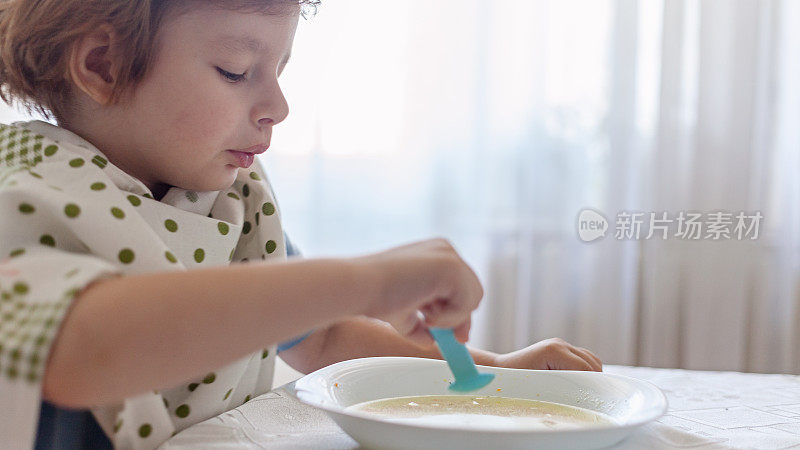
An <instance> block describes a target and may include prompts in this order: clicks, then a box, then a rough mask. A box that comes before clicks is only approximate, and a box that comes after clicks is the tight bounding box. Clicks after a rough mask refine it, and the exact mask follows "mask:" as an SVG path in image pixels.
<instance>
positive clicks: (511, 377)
mask: <svg viewBox="0 0 800 450" xmlns="http://www.w3.org/2000/svg"><path fill="white" fill-rule="evenodd" d="M478 367H479V370H480V371H486V372H491V373H494V374H495V375H496V376H495V379H494V380H493V381H492V382H491V383H489V385H487V386H486V387H484V388H482V389H479V390H477V391H474V392H470V393H468V394H469V395H497V396H503V397H516V398H524V399H531V400H542V401H549V402H554V403H561V404H565V405H571V406H578V407H581V408H586V409H589V410H592V411H597V412H600V413H603V414H605V415H607V416H609V417H611V418H612V419H613V420H614V422H615V423H614V424H613V425H610V426H594V427H587V428H579V429H571V430H541V429H532V428H527V429H526V428H525V427H520V428H519V429H513V430H510V431H509V430H502V431H499V430H496V429H495V430H492V429H491V428H489V427H487V428H476V427H470V428H469V429H453V428H446V427H442V426H436V425H430V424H409V423H398V422H393V421H391V420H386V419H382V418H381V417H379V416H375V415H371V414H369V413H367V412H361V411H353V410H346V409H345V408H346V407H348V406H351V405H354V404H357V403H361V402H366V401H369V400H377V399H381V398H388V397H404V396H416V395H454V394H457V393H455V392H452V391H449V390H448V389H447V386H448V385H449V383H450V382H451V381H452V379H453V378H452V373H451V372H450V370H449V368H448V367H447V364H446V363H445V362H444V361H442V360H435V359H427V358H406V357H376V358H360V359H351V360H349V361H342V362H339V363H336V364H333V365H330V366H328V367H325V368H323V369H320V370H317V371H316V372H313V373H310V374H308V375H306V376H304V377H302V378H300V379H299V380H297V381H296V382H295V383H294V389H293V392H292V393H293V394H294V395H295V396H296V397H297V398H298V399H299V400H300V401H302V402H304V403H307V404H309V405H311V406H314V407H317V408H320V409H323V410H325V412H327V414H328V415H329V416H330V417H331V418H332V419H333V420H334V421H335V422H336V423H337V424H338V425H339V427H341V428H342V430H344V431H345V432H346V433H347V434H349V435H350V436H351V437H352V438H353V439H355V440H356V441H358V442H359V443H360V444H362V445H364V446H366V447H369V448H381V449H430V448H437V449H444V448H452V449H459V450H461V449H488V448H504V449H505V448H559V449H594V448H602V447H607V446H609V445H613V444H615V443H617V442H619V441H621V440H622V439H624V438H625V437H626V436H628V435H629V434H631V433H632V432H633V431H634V430H635V429H636V428H638V427H640V426H642V425H644V424H646V423H648V422H650V421H652V420H655V419H657V418H659V417H660V416H661V415H662V414H664V412H665V411H666V410H667V399H666V397H665V396H664V394H663V393H662V392H661V390H660V389H659V388H657V387H656V386H654V385H653V384H651V383H648V382H646V381H642V380H637V379H635V378H629V377H625V376H621V375H612V374H607V373H602V372H584V371H569V370H524V369H505V368H498V367H487V366H478ZM497 389H501V390H500V391H497Z"/></svg>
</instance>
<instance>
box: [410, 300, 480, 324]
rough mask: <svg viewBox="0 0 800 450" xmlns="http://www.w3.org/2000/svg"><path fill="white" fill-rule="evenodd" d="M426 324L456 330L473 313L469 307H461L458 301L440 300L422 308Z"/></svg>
mask: <svg viewBox="0 0 800 450" xmlns="http://www.w3.org/2000/svg"><path fill="white" fill-rule="evenodd" d="M422 311H423V313H424V315H425V324H426V325H428V326H430V327H438V328H455V327H457V326H459V325H461V324H462V323H464V320H465V318H466V317H468V316H469V314H470V312H471V311H472V310H471V309H469V307H468V306H467V305H459V304H458V303H457V301H450V300H446V299H438V300H435V301H433V302H431V303H428V304H427V305H425V306H424V307H423V308H422Z"/></svg>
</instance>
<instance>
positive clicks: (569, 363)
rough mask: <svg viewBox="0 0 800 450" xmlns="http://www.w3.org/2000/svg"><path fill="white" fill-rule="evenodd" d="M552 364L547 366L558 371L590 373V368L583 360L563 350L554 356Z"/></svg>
mask: <svg viewBox="0 0 800 450" xmlns="http://www.w3.org/2000/svg"><path fill="white" fill-rule="evenodd" d="M553 363H554V364H549V366H555V367H552V368H554V369H560V370H586V371H591V370H592V366H591V365H589V363H588V362H586V361H585V360H584V359H583V358H581V357H580V356H578V355H576V354H575V353H572V352H571V351H569V350H567V349H564V351H561V352H558V354H557V355H556V356H555V361H553Z"/></svg>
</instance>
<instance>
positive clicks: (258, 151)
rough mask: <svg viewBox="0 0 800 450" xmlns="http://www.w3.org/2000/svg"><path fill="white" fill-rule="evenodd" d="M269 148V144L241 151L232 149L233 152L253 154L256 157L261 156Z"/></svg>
mask: <svg viewBox="0 0 800 450" xmlns="http://www.w3.org/2000/svg"><path fill="white" fill-rule="evenodd" d="M268 148H269V144H258V145H254V146H252V147H248V148H241V149H238V148H237V149H230V151H232V152H239V153H252V154H254V155H260V154H261V153H264V152H265V151H267V149H268Z"/></svg>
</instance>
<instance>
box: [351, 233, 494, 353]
mask: <svg viewBox="0 0 800 450" xmlns="http://www.w3.org/2000/svg"><path fill="white" fill-rule="evenodd" d="M353 261H354V262H355V263H356V267H358V268H359V269H358V270H359V273H361V274H363V275H365V277H364V278H362V279H367V280H375V284H374V286H375V287H376V289H374V290H372V291H373V292H374V293H375V294H374V295H373V298H369V299H366V302H367V305H366V308H365V310H364V312H363V314H364V315H366V316H370V317H375V318H377V319H381V320H383V321H386V322H389V323H390V324H391V325H392V326H393V327H394V328H395V329H396V330H397V331H398V332H400V334H402V335H404V336H406V337H407V338H409V339H411V340H412V341H414V342H416V343H419V344H423V345H428V344H431V343H433V338H432V337H431V335H430V333H428V327H429V326H434V327H441V328H453V329H454V332H455V335H456V338H457V339H458V340H459V341H461V342H466V341H467V339H468V338H469V329H470V314H471V313H472V311H473V310H474V309H475V308H477V307H478V303H480V301H481V298H482V297H483V287H482V286H481V283H480V281H479V280H478V277H477V276H476V275H475V272H473V271H472V269H471V268H470V267H469V266H468V265H467V263H465V262H464V260H463V259H461V257H460V256H459V255H458V253H457V252H456V250H455V249H454V248H453V246H452V245H451V244H450V242H448V241H447V240H445V239H431V240H426V241H421V242H415V243H412V244H408V245H404V246H401V247H396V248H393V249H390V250H387V251H384V252H380V253H375V254H372V255H367V256H362V257H358V258H354V259H353Z"/></svg>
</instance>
